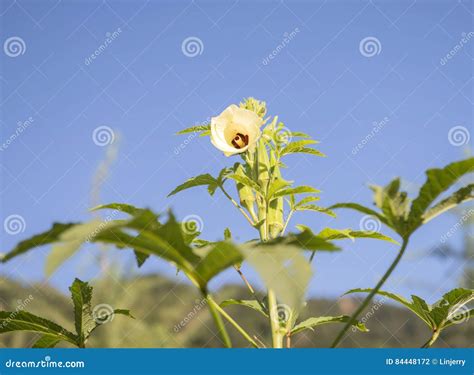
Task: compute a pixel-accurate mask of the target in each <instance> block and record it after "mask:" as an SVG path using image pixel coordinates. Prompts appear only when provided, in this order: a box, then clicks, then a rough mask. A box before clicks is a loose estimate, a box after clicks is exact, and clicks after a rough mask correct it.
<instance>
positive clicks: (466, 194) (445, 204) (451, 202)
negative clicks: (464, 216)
mask: <svg viewBox="0 0 474 375" xmlns="http://www.w3.org/2000/svg"><path fill="white" fill-rule="evenodd" d="M471 199H474V184H469V185H467V186H464V187H463V188H461V189H459V190H458V191H456V192H455V193H453V194H452V195H450V196H449V197H448V198H446V199H443V200H442V201H441V202H439V203H438V204H436V205H435V206H433V207H432V208H430V209H428V210H427V211H426V212H425V213H424V214H423V216H422V220H423V224H425V223H427V222H428V221H430V220H432V219H434V218H435V217H437V216H439V215H441V214H442V213H443V212H445V211H448V210H449V209H451V208H453V207H456V206H457V205H458V204H461V203H463V202H467V201H469V200H471Z"/></svg>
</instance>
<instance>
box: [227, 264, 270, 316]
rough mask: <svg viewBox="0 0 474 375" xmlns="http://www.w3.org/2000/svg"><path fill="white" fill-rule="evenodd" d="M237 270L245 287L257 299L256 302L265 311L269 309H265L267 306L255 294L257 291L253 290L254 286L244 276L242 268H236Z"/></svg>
mask: <svg viewBox="0 0 474 375" xmlns="http://www.w3.org/2000/svg"><path fill="white" fill-rule="evenodd" d="M234 268H235V270H236V271H237V273H238V274H239V276H240V278H241V279H242V280H243V282H244V283H245V285H246V286H247V288H248V290H249V291H250V293H251V294H252V297H253V298H255V300H256V301H257V302H258V304H259V305H260V307H261V308H262V309H263V310H264V311H265V310H266V309H267V308H266V307H265V305H264V304H263V302H262V301H260V298H258V296H257V294H256V293H255V290H254V289H253V287H252V285H251V284H250V283H249V281H248V280H247V278H246V277H245V275H244V274H243V272H242V271H241V270H240V268H238V267H237V266H234Z"/></svg>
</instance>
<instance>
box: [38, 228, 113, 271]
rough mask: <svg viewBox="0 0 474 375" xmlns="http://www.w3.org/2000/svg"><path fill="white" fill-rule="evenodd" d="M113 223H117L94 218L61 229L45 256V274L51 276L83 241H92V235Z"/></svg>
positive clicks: (94, 235)
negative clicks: (63, 229)
mask: <svg viewBox="0 0 474 375" xmlns="http://www.w3.org/2000/svg"><path fill="white" fill-rule="evenodd" d="M115 225H117V222H113V221H109V222H106V221H101V220H97V219H96V220H92V221H89V222H86V223H83V224H77V225H74V226H71V227H70V228H69V229H67V230H65V231H63V232H62V233H61V235H60V236H59V237H58V238H57V243H56V244H55V245H54V246H53V247H52V249H51V252H50V253H49V255H48V257H47V258H46V265H45V273H46V275H47V276H51V275H52V274H53V272H54V271H56V269H57V268H58V267H59V266H60V265H61V264H63V263H64V262H65V261H66V260H67V259H69V258H70V257H71V256H72V255H74V253H75V252H76V251H77V250H78V249H79V248H80V247H81V245H82V244H83V243H84V242H92V241H94V237H96V236H97V235H98V234H100V232H101V231H103V230H105V229H107V228H109V227H111V226H115Z"/></svg>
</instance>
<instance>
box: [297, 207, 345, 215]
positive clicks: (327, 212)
mask: <svg viewBox="0 0 474 375" xmlns="http://www.w3.org/2000/svg"><path fill="white" fill-rule="evenodd" d="M295 211H316V212H321V213H323V214H326V215H329V216H332V217H336V214H335V213H334V212H333V211H331V210H330V209H328V208H324V207H320V206H316V205H314V204H307V205H299V206H297V207H295Z"/></svg>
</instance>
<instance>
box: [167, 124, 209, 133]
mask: <svg viewBox="0 0 474 375" xmlns="http://www.w3.org/2000/svg"><path fill="white" fill-rule="evenodd" d="M210 129H211V125H196V126H191V127H189V128H186V129H183V130H180V131H179V132H177V133H176V134H177V135H181V134H188V133H201V132H207V131H210Z"/></svg>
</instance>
